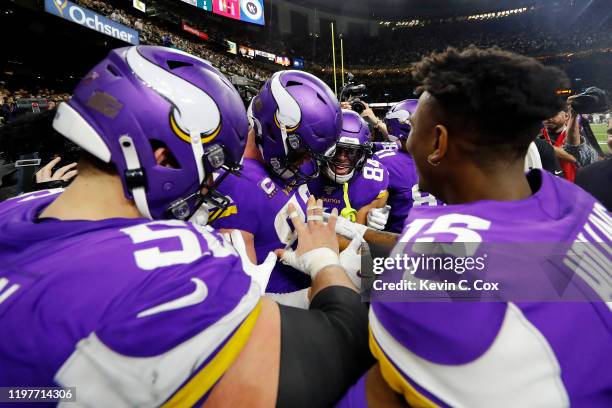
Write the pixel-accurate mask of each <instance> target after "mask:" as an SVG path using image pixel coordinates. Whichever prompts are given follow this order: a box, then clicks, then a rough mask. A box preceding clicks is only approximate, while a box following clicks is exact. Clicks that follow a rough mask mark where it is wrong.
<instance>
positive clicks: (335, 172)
mask: <svg viewBox="0 0 612 408" xmlns="http://www.w3.org/2000/svg"><path fill="white" fill-rule="evenodd" d="M325 156H326V157H327V160H326V162H325V164H324V165H323V174H325V176H327V177H328V178H329V179H330V180H332V181H334V182H336V183H338V184H344V183H346V182H348V181H350V180H351V178H353V176H354V175H355V173H359V172H360V171H361V169H362V168H363V166H364V164H365V163H366V160H367V159H369V158H370V157H372V143H371V142H370V128H369V127H368V124H367V123H366V122H365V120H363V119H362V118H361V116H359V114H358V113H357V112H354V111H352V110H346V109H343V110H342V131H341V132H340V138H339V139H338V142H337V143H336V144H335V145H334V146H333V147H332V148H330V149H329V150H328V151H327V152H325Z"/></svg>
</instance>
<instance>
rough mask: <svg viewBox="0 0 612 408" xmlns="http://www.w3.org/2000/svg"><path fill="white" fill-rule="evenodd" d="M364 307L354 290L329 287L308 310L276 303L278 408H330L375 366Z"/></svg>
mask: <svg viewBox="0 0 612 408" xmlns="http://www.w3.org/2000/svg"><path fill="white" fill-rule="evenodd" d="M367 311H368V308H367V306H366V304H365V303H363V302H362V301H361V296H360V295H359V294H357V293H356V292H354V291H352V290H350V289H348V288H345V287H340V286H332V287H329V288H326V289H324V290H322V291H321V292H319V293H318V294H317V295H316V296H315V297H314V298H313V299H312V302H311V305H310V310H301V309H296V308H293V307H286V306H282V305H280V312H281V363H280V378H279V388H278V399H277V406H278V407H292V408H295V407H309V408H313V407H330V406H334V404H335V403H336V402H337V401H338V400H340V398H341V397H342V396H343V395H344V393H345V392H346V390H348V389H349V387H350V386H351V385H353V384H354V383H355V382H356V381H357V379H358V378H359V377H360V376H361V375H363V373H364V372H366V371H367V370H368V369H369V368H370V367H371V366H372V365H373V364H374V360H373V358H372V356H371V355H370V353H369V351H368V327H367V325H368V317H367Z"/></svg>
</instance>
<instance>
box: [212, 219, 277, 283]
mask: <svg viewBox="0 0 612 408" xmlns="http://www.w3.org/2000/svg"><path fill="white" fill-rule="evenodd" d="M223 237H224V238H225V240H226V241H228V242H230V243H231V244H232V245H233V247H234V249H235V250H236V252H238V255H239V256H240V260H241V261H242V269H244V272H245V273H246V274H247V275H249V276H250V277H251V279H253V281H255V282H256V283H257V284H258V285H259V287H260V288H261V294H262V295H263V294H264V293H266V288H267V287H268V282H269V281H270V275H271V274H272V269H274V265H276V255H275V254H274V252H270V253H268V256H267V257H266V259H265V260H264V261H263V262H262V263H261V264H259V265H256V264H254V263H253V262H251V259H250V258H249V255H248V254H247V249H246V244H245V243H244V238H243V237H242V234H241V233H240V231H238V230H234V231H232V232H231V233H229V234H228V233H225V234H223Z"/></svg>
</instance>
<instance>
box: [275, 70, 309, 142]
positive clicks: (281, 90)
mask: <svg viewBox="0 0 612 408" xmlns="http://www.w3.org/2000/svg"><path fill="white" fill-rule="evenodd" d="M281 75H282V73H281V72H278V73H276V74H274V75H273V76H272V82H271V87H270V88H271V90H272V96H273V97H274V100H275V101H276V105H277V106H278V109H277V111H276V113H275V114H274V122H275V123H276V125H277V126H278V127H279V128H280V127H281V123H282V124H283V125H285V128H286V130H287V133H291V132H293V131H295V130H296V129H297V128H298V127H299V126H300V122H301V121H302V111H301V110H300V105H299V104H298V103H297V101H296V100H295V99H293V96H291V94H290V93H289V92H287V89H285V87H284V86H283V85H282V84H281V82H280V77H281Z"/></svg>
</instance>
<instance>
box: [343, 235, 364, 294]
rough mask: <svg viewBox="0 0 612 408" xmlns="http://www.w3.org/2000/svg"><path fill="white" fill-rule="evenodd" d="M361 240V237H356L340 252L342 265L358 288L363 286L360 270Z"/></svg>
mask: <svg viewBox="0 0 612 408" xmlns="http://www.w3.org/2000/svg"><path fill="white" fill-rule="evenodd" d="M361 242H362V240H361V238H354V239H353V240H352V241H351V243H350V244H349V246H347V247H346V248H344V251H342V252H340V265H341V266H342V267H343V268H344V270H345V271H346V274H347V275H348V277H349V279H350V280H351V282H353V285H355V287H356V288H360V287H361V278H360V277H359V271H360V270H361V254H360V250H361Z"/></svg>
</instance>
